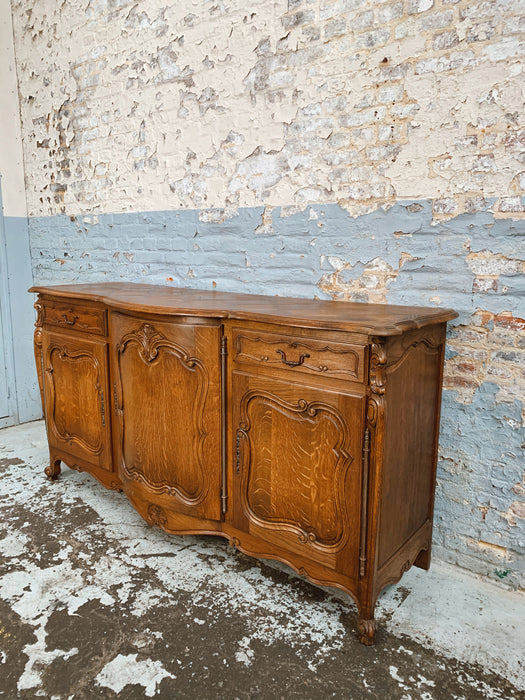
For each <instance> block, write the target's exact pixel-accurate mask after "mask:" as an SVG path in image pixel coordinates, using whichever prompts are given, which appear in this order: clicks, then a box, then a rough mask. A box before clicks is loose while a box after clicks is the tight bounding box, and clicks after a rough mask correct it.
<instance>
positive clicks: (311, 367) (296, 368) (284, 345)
mask: <svg viewBox="0 0 525 700" xmlns="http://www.w3.org/2000/svg"><path fill="white" fill-rule="evenodd" d="M233 350H234V361H235V362H238V363H242V364H249V365H252V366H253V365H255V366H259V367H268V366H271V367H278V368H281V369H287V370H289V371H291V372H300V373H306V374H310V375H315V376H326V377H332V378H338V379H347V380H351V381H358V382H364V381H365V357H366V355H365V351H366V348H365V346H363V345H353V344H350V343H338V342H336V341H333V340H324V339H323V338H307V337H304V338H303V337H300V336H293V335H280V334H278V333H266V332H261V333H259V332H257V331H250V330H244V329H242V328H234V329H233Z"/></svg>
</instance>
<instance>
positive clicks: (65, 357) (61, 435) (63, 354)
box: [45, 344, 104, 457]
mask: <svg viewBox="0 0 525 700" xmlns="http://www.w3.org/2000/svg"><path fill="white" fill-rule="evenodd" d="M54 355H57V357H58V359H59V360H60V361H61V362H68V363H71V364H75V363H78V362H89V363H91V365H92V366H93V368H94V370H95V376H96V380H95V383H94V390H95V393H96V395H97V397H98V401H99V402H100V405H101V409H100V410H101V413H100V415H101V416H102V415H103V411H102V406H103V392H102V368H101V367H100V364H99V361H98V359H97V358H96V357H95V355H93V354H92V353H90V352H88V351H85V350H76V351H70V350H68V348H67V346H66V345H57V344H52V345H50V346H49V347H48V348H47V350H46V359H47V362H48V366H47V367H46V368H45V375H46V376H47V387H46V398H47V397H48V398H49V402H48V403H49V405H50V406H51V411H50V412H49V413H48V429H50V430H51V431H52V433H54V435H55V437H56V438H58V439H59V440H60V441H62V442H65V443H66V444H68V445H71V444H73V443H77V445H79V446H80V447H81V448H82V449H84V450H86V451H88V452H90V453H91V454H92V455H94V456H97V457H98V456H99V455H100V454H101V453H102V450H103V448H104V435H103V431H102V430H99V431H98V436H97V437H98V439H97V442H96V443H95V444H90V443H89V442H88V441H87V440H86V439H85V438H84V437H83V436H82V435H77V434H76V433H73V432H69V430H60V429H59V427H58V425H57V421H56V417H55V416H56V390H55V381H54V375H55V373H56V371H57V370H56V368H55V366H54V365H53V362H54V361H53V356H54ZM48 392H49V395H48ZM101 425H102V426H103V425H104V423H101Z"/></svg>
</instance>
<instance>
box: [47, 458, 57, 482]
mask: <svg viewBox="0 0 525 700" xmlns="http://www.w3.org/2000/svg"><path fill="white" fill-rule="evenodd" d="M44 471H45V473H46V476H47V478H48V480H49V481H55V479H57V478H58V475H59V474H60V460H59V459H51V464H50V466H49V467H46V468H45V470H44Z"/></svg>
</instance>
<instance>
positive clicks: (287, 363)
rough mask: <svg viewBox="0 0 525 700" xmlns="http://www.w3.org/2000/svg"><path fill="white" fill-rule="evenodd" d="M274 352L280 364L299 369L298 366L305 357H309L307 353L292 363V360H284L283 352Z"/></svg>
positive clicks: (284, 354)
mask: <svg viewBox="0 0 525 700" xmlns="http://www.w3.org/2000/svg"><path fill="white" fill-rule="evenodd" d="M275 352H276V353H278V354H279V355H280V356H281V358H282V359H281V362H282V363H283V364H285V365H288V367H299V365H302V364H303V362H304V361H305V359H306V358H307V357H310V355H309V354H308V353H305V354H304V355H301V356H300V357H299V360H298V361H297V362H294V361H293V360H287V359H286V353H285V352H284V350H276V351H275Z"/></svg>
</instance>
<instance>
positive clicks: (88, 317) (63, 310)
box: [44, 300, 106, 335]
mask: <svg viewBox="0 0 525 700" xmlns="http://www.w3.org/2000/svg"><path fill="white" fill-rule="evenodd" d="M44 323H46V324H51V325H53V326H59V327H60V328H74V329H75V330H77V331H85V332H86V333H97V334H98V335H106V311H105V309H100V308H97V307H96V306H89V305H84V304H77V303H74V304H72V303H68V302H60V301H55V300H53V302H46V303H44Z"/></svg>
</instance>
